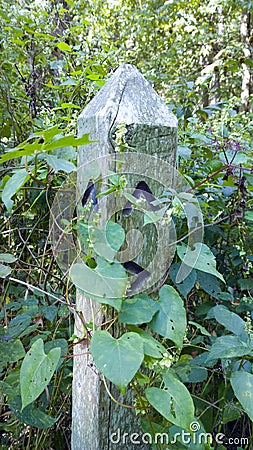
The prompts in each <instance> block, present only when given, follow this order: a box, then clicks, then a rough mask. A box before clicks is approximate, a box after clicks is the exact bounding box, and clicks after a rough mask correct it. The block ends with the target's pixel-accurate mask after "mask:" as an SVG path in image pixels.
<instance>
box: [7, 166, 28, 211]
mask: <svg viewBox="0 0 253 450" xmlns="http://www.w3.org/2000/svg"><path fill="white" fill-rule="evenodd" d="M28 179H29V175H28V173H27V171H26V170H25V169H18V170H17V171H16V172H15V173H14V175H12V177H10V178H9V180H8V181H7V183H6V185H5V186H4V188H3V192H2V200H3V202H4V204H5V206H6V208H7V211H9V212H10V211H11V209H12V206H13V200H11V198H12V197H13V195H15V194H16V193H17V192H18V190H19V189H20V188H21V187H22V186H23V184H25V183H26V181H27V180H28Z"/></svg>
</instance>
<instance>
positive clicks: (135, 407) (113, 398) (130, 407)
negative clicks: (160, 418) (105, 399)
mask: <svg viewBox="0 0 253 450" xmlns="http://www.w3.org/2000/svg"><path fill="white" fill-rule="evenodd" d="M102 380H103V383H104V386H105V390H106V392H107V394H108V395H109V397H110V399H111V400H112V401H113V402H114V403H116V405H119V406H123V407H124V408H128V409H140V408H141V407H140V406H133V405H125V404H124V403H121V402H118V400H116V398H115V397H113V395H112V393H111V392H110V390H109V388H108V386H107V383H106V381H105V377H104V375H102ZM145 409H146V407H145Z"/></svg>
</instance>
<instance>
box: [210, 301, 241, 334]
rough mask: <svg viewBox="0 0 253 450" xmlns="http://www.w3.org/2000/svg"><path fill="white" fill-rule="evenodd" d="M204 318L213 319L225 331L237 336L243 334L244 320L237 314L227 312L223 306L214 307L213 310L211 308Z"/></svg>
mask: <svg viewBox="0 0 253 450" xmlns="http://www.w3.org/2000/svg"><path fill="white" fill-rule="evenodd" d="M206 318H207V319H212V318H215V319H216V320H217V322H219V323H220V324H221V325H223V326H224V327H225V328H226V329H227V330H229V331H231V332H232V333H234V334H236V335H238V336H239V335H240V334H244V333H245V322H244V320H243V319H242V318H241V317H240V316H238V314H235V313H233V312H231V311H229V310H228V309H227V308H226V307H225V306H224V305H216V306H214V308H211V309H210V310H209V312H208V314H207V316H206Z"/></svg>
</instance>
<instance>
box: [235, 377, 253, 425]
mask: <svg viewBox="0 0 253 450" xmlns="http://www.w3.org/2000/svg"><path fill="white" fill-rule="evenodd" d="M230 382H231V386H232V388H233V391H234V393H235V395H236V397H237V398H238V400H239V402H240V403H241V405H242V407H243V408H244V411H245V412H246V413H247V414H248V416H249V418H250V420H253V375H252V374H251V373H248V372H242V371H240V372H234V373H232V375H231V378H230Z"/></svg>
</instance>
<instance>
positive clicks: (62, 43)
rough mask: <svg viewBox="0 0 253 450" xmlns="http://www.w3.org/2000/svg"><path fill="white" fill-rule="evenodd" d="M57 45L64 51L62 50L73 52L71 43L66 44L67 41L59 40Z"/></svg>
mask: <svg viewBox="0 0 253 450" xmlns="http://www.w3.org/2000/svg"><path fill="white" fill-rule="evenodd" d="M56 46H57V47H58V48H59V49H60V50H61V51H62V52H72V48H71V47H70V45H69V44H66V42H58V43H57V44H56Z"/></svg>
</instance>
